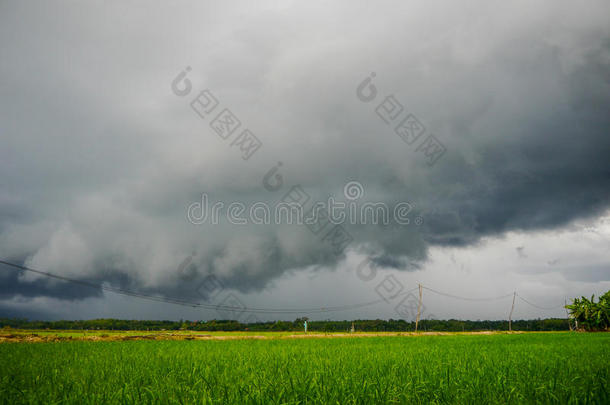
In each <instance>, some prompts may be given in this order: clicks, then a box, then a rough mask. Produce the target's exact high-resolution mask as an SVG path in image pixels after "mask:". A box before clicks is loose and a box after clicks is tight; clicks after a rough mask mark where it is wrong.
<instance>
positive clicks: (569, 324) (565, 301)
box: [563, 298, 572, 332]
mask: <svg viewBox="0 0 610 405" xmlns="http://www.w3.org/2000/svg"><path fill="white" fill-rule="evenodd" d="M563 304H564V305H563V307H564V308H566V307H567V306H568V300H566V299H565V298H564V299H563ZM566 315H567V316H568V326H569V327H570V332H572V322H570V313H569V312H568V309H567V308H566Z"/></svg>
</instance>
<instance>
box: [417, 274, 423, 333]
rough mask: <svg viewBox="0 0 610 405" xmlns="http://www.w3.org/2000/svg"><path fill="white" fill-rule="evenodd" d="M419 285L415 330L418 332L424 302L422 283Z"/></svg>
mask: <svg viewBox="0 0 610 405" xmlns="http://www.w3.org/2000/svg"><path fill="white" fill-rule="evenodd" d="M418 285H419V303H418V304H417V318H415V332H417V326H418V324H419V315H420V314H421V304H422V289H421V284H418Z"/></svg>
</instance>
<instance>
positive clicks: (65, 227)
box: [0, 1, 610, 299]
mask: <svg viewBox="0 0 610 405" xmlns="http://www.w3.org/2000/svg"><path fill="white" fill-rule="evenodd" d="M609 8H610V7H609V6H608V5H607V4H606V3H605V2H601V1H600V2H592V3H589V4H587V6H584V7H578V9H574V8H573V5H571V4H570V3H568V2H543V3H540V4H538V5H535V6H532V5H531V4H529V3H527V2H516V3H511V4H503V5H495V6H492V5H490V4H488V3H487V2H469V3H467V4H460V5H459V6H458V5H445V6H444V7H443V8H440V6H439V7H435V6H429V5H425V4H424V2H421V3H420V2H416V3H409V4H397V3H382V4H376V5H364V4H354V3H353V2H345V3H339V4H335V5H333V6H329V5H322V4H315V3H307V4H294V5H292V6H290V7H287V6H277V5H275V4H271V3H269V4H267V5H265V6H262V7H260V6H259V7H258V8H254V7H253V6H252V5H250V4H248V3H243V4H232V5H212V4H210V5H201V4H198V3H196V4H193V5H192V7H186V6H182V7H179V6H175V5H173V6H167V5H159V6H158V7H150V8H148V9H147V10H145V11H142V10H136V9H135V8H133V7H132V6H128V5H120V6H119V5H115V6H111V7H108V6H103V7H102V5H101V4H91V3H89V4H77V5H75V4H71V5H70V7H69V8H67V7H66V8H59V7H55V6H50V5H48V4H47V3H42V2H41V3H40V4H33V3H30V4H20V3H14V4H3V5H2V6H0V10H1V11H2V12H1V13H0V43H1V47H0V49H2V57H1V58H0V74H1V75H2V78H3V80H2V85H1V89H2V92H1V95H0V137H1V142H2V148H0V154H1V156H0V157H1V159H0V172H1V173H2V176H1V178H2V179H1V180H0V182H1V183H0V184H1V185H2V186H1V188H0V256H1V257H3V258H7V259H10V260H14V261H18V262H21V263H25V264H26V265H29V266H32V267H34V268H39V269H42V270H47V271H50V272H54V273H56V274H60V275H63V276H67V277H72V278H77V279H86V280H93V281H96V282H100V283H102V282H107V283H110V284H111V285H117V286H122V287H128V288H131V289H134V290H138V291H149V292H156V293H162V294H166V295H170V296H172V295H177V294H178V295H180V296H186V297H197V296H198V295H197V292H196V288H193V284H194V283H196V282H197V280H201V279H202V278H204V277H205V276H207V275H212V274H213V275H215V276H216V277H218V278H219V279H220V280H222V282H223V283H225V284H226V285H227V286H230V287H232V288H235V289H238V290H240V291H242V292H248V291H250V292H252V291H260V290H261V289H263V288H265V287H268V286H269V285H270V283H272V282H273V281H274V280H277V279H279V278H280V277H281V276H282V275H284V274H286V272H289V271H298V270H299V269H310V270H311V269H312V268H323V269H326V270H328V269H333V268H336V267H337V266H338V265H339V264H340V263H344V259H345V256H344V255H337V254H336V253H334V252H333V249H332V248H331V247H330V246H329V244H328V243H327V241H324V240H321V237H320V236H319V235H314V234H313V233H312V232H310V230H309V229H308V228H307V227H305V226H296V225H293V226H290V225H281V226H280V225H260V226H259V225H249V226H237V225H231V224H228V223H226V222H222V223H221V224H219V225H211V224H203V225H198V226H196V225H193V224H191V223H189V222H188V221H187V219H186V210H187V207H188V206H189V205H190V204H192V203H193V202H195V201H198V200H199V199H200V196H201V194H202V193H208V194H209V195H211V196H212V197H213V198H215V199H216V200H217V201H225V202H227V204H228V203H230V202H232V201H241V202H253V201H264V202H268V203H274V202H277V201H279V200H280V199H281V198H282V196H283V195H285V194H286V193H287V192H288V191H289V190H290V188H291V187H292V186H295V185H300V186H301V187H302V188H303V190H306V192H307V193H308V194H309V195H310V196H311V198H312V199H314V200H315V199H326V198H328V197H329V196H335V197H336V198H337V199H342V200H343V201H346V200H345V198H344V195H343V187H344V185H345V184H346V183H348V182H349V181H358V182H359V183H361V184H362V185H363V187H364V191H365V194H364V197H363V199H362V200H361V201H360V202H366V201H368V202H385V203H387V204H389V205H392V204H396V203H398V202H401V201H403V202H409V203H411V204H412V205H413V206H414V207H415V208H414V211H413V215H414V216H415V215H420V216H421V217H422V218H423V219H424V222H423V224H422V225H415V224H410V225H409V226H403V225H397V224H392V225H390V226H372V225H366V226H365V225H350V226H346V230H347V231H348V232H349V234H350V235H351V236H352V237H353V239H354V241H353V242H352V243H351V244H350V247H349V249H350V251H353V252H356V253H357V254H362V255H370V256H371V257H373V258H374V260H375V261H376V263H377V264H378V265H380V266H383V267H388V268H398V269H402V270H414V269H418V268H422V266H424V265H425V263H426V260H427V258H428V257H429V256H428V254H429V250H430V249H431V248H434V247H439V246H449V247H466V246H472V245H474V244H476V243H478V242H479V241H480V240H481V238H484V237H489V236H492V237H495V236H502V235H505V234H506V233H507V232H510V231H524V232H535V231H539V230H547V229H556V228H561V227H565V226H568V225H569V224H570V223H572V221H574V220H575V219H578V218H595V217H598V216H599V215H601V213H602V212H604V211H605V210H606V209H608V206H609V203H610V164H609V163H608V156H610V137H609V136H608V135H609V130H610V117H609V116H608V114H607V112H608V110H609V107H610V26H609V25H608V24H607V17H606V16H607V15H608V13H609V11H610V10H609ZM186 66H190V67H192V70H191V72H190V73H189V75H188V79H189V80H190V81H191V83H192V85H193V91H192V93H190V94H189V95H188V96H186V97H178V96H176V95H175V94H173V92H172V90H171V86H170V84H171V82H172V80H174V78H175V77H176V76H177V75H178V74H179V73H180V72H181V71H182V70H183V69H185V67H186ZM371 72H375V78H374V79H373V82H372V83H373V85H374V86H375V88H376V89H377V91H378V95H377V97H376V99H375V100H373V101H371V102H368V103H367V102H362V101H361V100H359V99H358V98H357V97H356V88H357V86H358V85H359V84H360V83H361V82H362V81H363V80H364V79H365V78H366V77H369V75H370V74H371ZM203 89H209V90H210V91H211V92H212V93H213V94H214V95H215V96H216V97H217V98H218V100H219V101H220V103H221V106H222V107H223V108H225V107H226V108H229V109H230V110H231V111H232V112H233V113H234V114H235V115H236V116H238V118H239V119H240V120H241V122H242V125H243V127H247V128H248V129H250V130H251V131H252V132H253V133H255V134H256V136H257V137H258V138H259V139H260V140H261V141H262V143H263V147H262V148H261V149H260V150H259V151H258V152H257V153H256V154H255V155H253V156H252V157H251V158H250V159H249V160H247V161H244V160H243V159H242V158H241V155H240V153H239V150H238V149H237V148H236V147H234V146H231V142H230V141H224V140H223V139H221V138H220V137H219V136H218V135H217V134H216V133H215V132H214V131H213V130H212V128H210V126H209V124H210V120H211V117H207V118H206V119H202V118H200V117H199V116H198V115H197V114H196V113H195V112H194V111H193V110H192V109H191V107H190V106H189V103H190V101H192V99H193V98H194V97H195V96H196V95H197V92H198V91H200V90H203ZM390 95H393V96H394V97H395V99H396V100H398V101H399V102H400V103H401V104H402V105H403V106H404V109H405V113H406V112H408V113H411V114H414V115H415V116H416V117H417V119H418V120H419V121H420V122H421V123H422V124H423V125H424V126H425V128H426V134H434V135H435V136H436V138H437V139H438V140H439V141H440V142H442V143H443V144H444V146H445V147H446V149H447V150H446V152H445V154H444V155H443V156H442V158H441V159H440V160H439V161H438V162H436V164H434V165H433V166H429V165H428V164H427V162H426V157H425V155H424V154H422V153H421V151H420V152H418V151H417V150H416V146H415V145H408V144H407V143H405V142H404V141H403V140H402V139H401V138H400V137H399V136H397V135H396V133H395V132H394V130H393V127H392V126H391V125H387V124H386V123H384V121H383V120H382V119H380V118H379V116H378V115H377V113H376V110H375V109H376V107H377V106H378V105H379V104H380V103H381V102H382V101H384V99H385V97H387V96H390ZM278 162H282V166H281V167H280V172H279V173H281V175H282V178H283V186H282V187H281V188H280V189H279V190H277V191H273V192H272V191H268V190H267V189H265V188H264V187H263V184H262V181H263V178H264V176H265V175H266V174H267V173H268V172H269V170H270V169H271V168H272V167H274V166H276V165H277V163H278ZM515 248H516V247H511V249H515ZM520 252H521V253H522V254H527V247H525V249H524V250H523V251H520ZM193 253H194V254H193ZM514 254H517V252H514ZM190 256H192V259H190V260H191V261H189V271H190V272H191V273H192V274H191V273H189V274H190V275H189V276H187V277H185V275H184V274H182V272H181V271H179V270H180V269H179V267H180V264H181V263H182V262H184V260H185V258H187V257H190ZM0 280H1V281H2V287H1V291H0V294H1V296H2V297H5V298H10V297H13V296H15V295H19V296H26V297H39V296H48V297H56V298H66V299H82V298H84V297H86V296H100V294H101V292H100V291H96V290H92V291H86V290H83V289H80V288H74V287H71V286H69V285H65V284H61V283H58V282H55V281H49V280H45V279H41V278H40V277H39V276H35V275H16V274H15V273H11V272H9V271H3V272H2V273H0Z"/></svg>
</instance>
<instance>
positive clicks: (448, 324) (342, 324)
mask: <svg viewBox="0 0 610 405" xmlns="http://www.w3.org/2000/svg"><path fill="white" fill-rule="evenodd" d="M353 322H354V326H355V328H356V331H360V332H408V331H414V330H415V322H407V321H405V320H403V319H399V320H394V319H390V320H381V319H376V320H357V321H353ZM351 325H352V321H311V320H309V321H308V326H307V327H308V330H310V331H312V332H347V331H349V330H350V328H351ZM2 327H4V328H6V327H10V328H16V329H52V330H85V329H88V330H98V329H99V330H151V331H155V330H156V331H159V330H181V329H182V330H195V331H209V332H213V331H259V332H264V331H302V330H303V318H297V319H296V320H295V321H293V322H286V321H276V322H258V323H250V324H247V323H240V322H238V321H233V320H211V321H188V320H187V321H184V320H181V321H138V320H121V319H93V320H85V321H28V320H26V319H0V328H2ZM512 327H513V330H521V331H563V330H569V324H568V320H567V319H555V318H552V319H533V320H518V321H513V326H512ZM419 330H422V331H433V332H472V331H481V330H495V331H504V330H508V321H461V320H456V319H449V320H435V319H426V320H422V321H420V323H419Z"/></svg>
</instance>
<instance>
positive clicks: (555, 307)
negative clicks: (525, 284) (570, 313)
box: [517, 294, 564, 310]
mask: <svg viewBox="0 0 610 405" xmlns="http://www.w3.org/2000/svg"><path fill="white" fill-rule="evenodd" d="M517 297H519V299H520V300H521V301H523V302H525V303H526V304H529V305H531V306H533V307H536V308H538V309H547V310H548V309H557V308H563V307H564V305H559V306H554V307H541V306H540V305H536V304H534V303H533V302H530V301H528V300H526V299H525V298H523V297H522V296H520V295H519V294H517Z"/></svg>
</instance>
